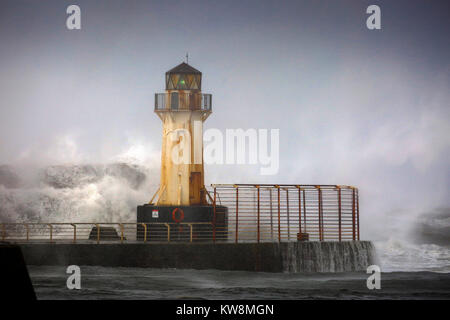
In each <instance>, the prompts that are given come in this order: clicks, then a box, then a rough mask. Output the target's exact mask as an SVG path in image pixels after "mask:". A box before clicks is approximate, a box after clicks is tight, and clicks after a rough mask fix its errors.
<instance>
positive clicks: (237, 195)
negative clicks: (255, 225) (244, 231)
mask: <svg viewBox="0 0 450 320" xmlns="http://www.w3.org/2000/svg"><path fill="white" fill-rule="evenodd" d="M238 232H239V187H237V186H236V240H235V242H236V243H238Z"/></svg>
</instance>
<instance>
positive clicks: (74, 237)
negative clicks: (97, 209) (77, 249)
mask: <svg viewBox="0 0 450 320" xmlns="http://www.w3.org/2000/svg"><path fill="white" fill-rule="evenodd" d="M70 225H71V226H72V227H73V243H76V242H77V225H76V224H75V223H71V224H70Z"/></svg>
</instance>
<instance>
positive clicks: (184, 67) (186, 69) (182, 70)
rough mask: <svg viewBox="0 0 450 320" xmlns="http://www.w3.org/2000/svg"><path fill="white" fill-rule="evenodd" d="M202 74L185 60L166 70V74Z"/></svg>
mask: <svg viewBox="0 0 450 320" xmlns="http://www.w3.org/2000/svg"><path fill="white" fill-rule="evenodd" d="M175 73H177V74H202V73H201V72H200V71H198V70H197V69H195V68H194V67H192V66H190V65H188V64H187V63H185V62H182V63H180V64H179V65H177V66H176V67H175V68H172V69H170V70H169V71H167V72H166V74H175Z"/></svg>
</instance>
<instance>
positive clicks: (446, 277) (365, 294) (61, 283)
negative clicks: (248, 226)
mask: <svg viewBox="0 0 450 320" xmlns="http://www.w3.org/2000/svg"><path fill="white" fill-rule="evenodd" d="M374 244H375V248H376V254H377V261H376V263H377V264H378V265H379V266H380V268H381V270H382V274H381V289H379V290H369V289H368V288H367V278H368V276H369V274H367V273H365V272H336V273H318V272H315V273H297V272H284V273H264V272H244V271H220V270H180V269H154V268H111V267H96V266H80V268H81V290H69V289H67V286H66V281H67V277H68V274H66V268H65V267H61V266H29V272H30V276H31V279H32V282H33V285H34V287H35V290H36V294H37V297H38V299H89V300H92V299H219V300H220V299H281V300H289V299H294V300H298V299H450V250H449V247H448V246H439V245H434V244H413V243H410V242H405V241H401V240H393V239H390V240H388V241H377V242H375V243H374Z"/></svg>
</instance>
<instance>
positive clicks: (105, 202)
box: [0, 162, 158, 222]
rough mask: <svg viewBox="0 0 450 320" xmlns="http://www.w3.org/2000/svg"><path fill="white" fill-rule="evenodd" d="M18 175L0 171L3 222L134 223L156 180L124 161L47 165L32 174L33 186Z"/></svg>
mask: <svg viewBox="0 0 450 320" xmlns="http://www.w3.org/2000/svg"><path fill="white" fill-rule="evenodd" d="M20 173H21V170H20V169H18V168H13V167H9V166H2V167H1V170H0V220H1V221H4V222H50V221H51V222H71V221H76V222H93V221H101V222H116V221H122V222H128V221H129V222H133V221H134V220H135V219H136V214H135V212H136V206H137V205H138V204H141V203H145V202H146V201H148V200H149V197H150V196H151V194H150V193H151V192H152V190H154V189H155V188H156V186H157V180H156V179H154V178H156V177H157V176H158V175H157V173H156V172H155V171H154V170H152V169H149V168H147V167H145V166H142V165H138V164H134V163H125V162H118V163H111V164H97V165H58V166H49V167H46V168H43V169H39V170H37V171H36V172H34V179H32V180H33V183H31V184H30V183H29V181H28V180H30V179H29V177H28V176H27V177H25V176H21V174H20ZM25 181H27V182H26V183H25Z"/></svg>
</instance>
